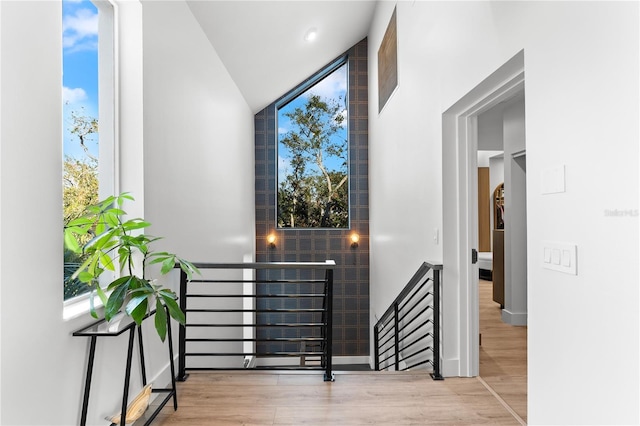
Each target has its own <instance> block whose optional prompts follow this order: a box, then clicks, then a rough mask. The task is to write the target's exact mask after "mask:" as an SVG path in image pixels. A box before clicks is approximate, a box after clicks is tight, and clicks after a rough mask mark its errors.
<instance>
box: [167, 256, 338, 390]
mask: <svg viewBox="0 0 640 426" xmlns="http://www.w3.org/2000/svg"><path fill="white" fill-rule="evenodd" d="M195 266H197V267H198V269H200V271H201V273H202V277H197V279H192V280H191V281H187V277H186V275H185V274H184V273H183V272H181V277H180V307H181V308H182V310H183V312H185V314H186V324H185V325H184V326H180V334H179V342H178V344H179V359H178V380H186V378H187V376H188V374H187V371H189V370H242V369H246V368H259V369H267V368H272V369H296V370H301V369H304V370H313V369H315V370H324V380H325V381H333V372H332V362H331V356H332V350H331V345H332V309H333V268H334V267H335V262H334V261H332V260H328V261H326V262H324V263H318V262H291V263H289V262H282V263H196V264H195ZM194 278H195V277H194ZM264 358H271V359H272V360H273V359H277V360H284V362H282V363H278V364H277V365H272V366H265V365H261V366H253V365H251V364H252V363H254V362H257V361H259V360H260V359H264ZM309 358H313V359H316V358H317V359H318V360H319V363H318V364H317V365H306V364H305V363H304V360H305V359H309ZM291 360H300V361H298V362H297V363H294V364H292V361H291Z"/></svg>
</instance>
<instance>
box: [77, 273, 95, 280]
mask: <svg viewBox="0 0 640 426" xmlns="http://www.w3.org/2000/svg"><path fill="white" fill-rule="evenodd" d="M93 278H94V275H93V274H92V273H90V272H87V271H82V272H80V273H79V274H78V280H80V281H81V282H83V283H90V282H91V281H93Z"/></svg>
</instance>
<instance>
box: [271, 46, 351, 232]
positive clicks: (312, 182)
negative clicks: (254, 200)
mask: <svg viewBox="0 0 640 426" xmlns="http://www.w3.org/2000/svg"><path fill="white" fill-rule="evenodd" d="M277 110H278V203H277V204H278V227H279V228H348V227H349V141H348V134H349V133H348V129H347V126H348V122H349V119H348V118H349V114H348V101H347V62H346V58H342V59H341V60H339V61H337V62H335V63H333V64H331V65H330V66H329V67H327V68H326V69H325V70H323V71H322V72H320V73H319V74H318V75H317V76H316V77H315V78H313V79H311V80H310V81H309V83H308V84H306V85H304V86H303V87H301V88H299V89H298V90H295V91H294V92H293V93H292V94H290V95H289V96H288V97H286V98H285V99H284V100H283V101H282V102H280V103H279V104H278V105H277Z"/></svg>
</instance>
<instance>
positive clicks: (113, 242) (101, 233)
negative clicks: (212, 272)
mask: <svg viewBox="0 0 640 426" xmlns="http://www.w3.org/2000/svg"><path fill="white" fill-rule="evenodd" d="M125 200H129V201H133V200H134V199H133V197H132V196H131V195H130V194H128V193H123V194H120V195H118V196H110V197H108V198H106V199H105V200H102V201H100V202H98V203H97V204H95V205H92V206H89V207H87V209H86V212H85V213H84V214H83V215H82V216H80V217H78V218H76V219H73V220H71V221H70V222H69V223H68V224H66V225H65V227H64V243H65V247H66V248H67V249H69V250H71V251H73V252H74V253H78V254H82V255H83V259H84V261H83V262H82V263H81V264H80V266H79V267H78V268H77V270H76V271H75V272H74V273H73V275H72V276H71V278H72V279H76V278H77V279H78V280H80V281H82V282H84V283H86V284H87V285H89V286H90V287H91V293H92V294H91V297H90V298H89V300H90V311H91V315H92V316H93V317H94V318H99V316H98V312H97V311H96V309H95V306H94V303H93V294H94V292H95V294H97V295H98V297H99V298H100V300H101V301H102V303H103V305H104V313H103V316H104V318H105V320H107V321H110V320H111V319H112V318H113V317H114V316H115V315H116V314H118V313H119V312H121V310H122V308H123V306H124V313H126V314H127V315H130V316H131V318H133V320H134V321H135V322H136V323H137V324H138V325H139V324H141V323H142V320H143V319H144V318H145V316H146V315H147V314H149V313H150V312H151V309H152V308H153V307H155V310H156V312H155V319H154V323H155V328H156V331H157V332H158V336H160V339H161V340H162V341H164V340H165V337H166V334H167V314H166V312H167V311H168V312H169V315H170V316H171V317H172V318H174V319H175V320H176V321H178V322H179V323H180V324H184V323H185V315H184V312H182V310H181V309H180V307H179V306H178V303H177V302H176V299H177V297H176V294H175V293H174V292H173V291H171V290H170V289H167V288H164V287H162V286H160V285H157V284H156V283H155V280H152V279H150V278H149V277H148V276H147V267H148V266H149V265H153V264H160V274H162V275H164V274H167V273H168V272H169V271H171V270H172V269H173V268H175V266H176V265H179V266H180V268H181V269H182V270H183V271H184V272H185V273H186V274H187V277H188V278H189V279H191V276H192V275H193V274H194V273H199V271H198V269H197V268H196V267H195V266H194V265H193V264H192V263H191V262H188V261H187V260H185V259H182V258H180V257H178V256H176V255H175V254H173V253H168V252H157V251H153V250H151V248H150V245H151V244H152V243H153V242H155V241H157V240H159V239H160V238H159V237H154V236H151V235H147V234H144V233H142V232H141V230H142V229H144V228H147V227H148V226H150V225H151V224H150V223H149V222H146V221H145V220H144V219H141V218H134V219H128V218H126V212H125V211H124V210H122V205H123V204H124V202H125ZM116 265H118V270H119V271H120V276H119V277H117V278H116V279H114V280H113V281H112V282H111V283H109V284H108V285H106V286H105V287H104V288H102V287H101V286H100V285H99V277H100V275H102V273H103V272H105V271H114V272H115V271H116ZM165 307H166V308H167V310H166V311H165Z"/></svg>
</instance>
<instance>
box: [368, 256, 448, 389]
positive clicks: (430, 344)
mask: <svg viewBox="0 0 640 426" xmlns="http://www.w3.org/2000/svg"><path fill="white" fill-rule="evenodd" d="M441 272H442V265H433V264H430V263H427V262H424V263H423V264H422V265H420V268H419V269H418V270H417V271H416V273H415V274H414V275H413V277H412V278H411V280H409V283H407V285H406V286H405V287H404V289H403V290H402V291H401V292H400V294H399V295H398V297H397V298H396V299H395V300H394V301H393V303H391V306H389V308H388V309H387V310H386V311H385V313H384V314H383V315H382V317H381V318H380V320H379V321H378V322H377V323H376V325H375V327H374V339H375V354H374V358H375V359H374V362H375V368H376V371H380V370H390V369H393V370H395V371H399V370H409V369H412V368H416V367H419V366H423V365H426V364H429V365H431V366H432V368H433V373H432V374H431V376H432V377H433V378H434V379H435V380H442V379H443V377H442V374H441V371H440V281H441V280H440V278H441V277H440V275H441Z"/></svg>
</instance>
